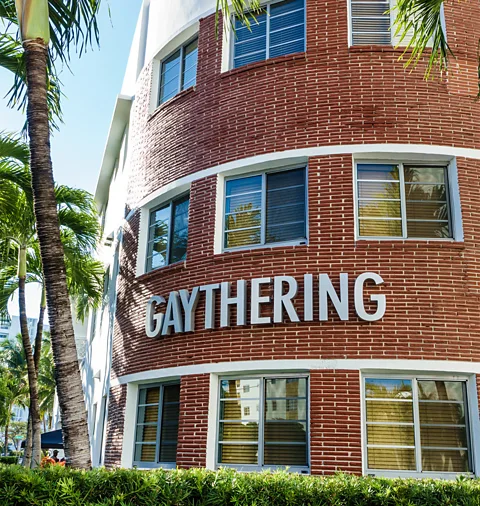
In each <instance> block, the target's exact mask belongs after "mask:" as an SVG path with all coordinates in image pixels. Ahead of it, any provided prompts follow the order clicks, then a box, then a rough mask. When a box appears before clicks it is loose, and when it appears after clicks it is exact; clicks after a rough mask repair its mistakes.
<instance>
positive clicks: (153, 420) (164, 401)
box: [133, 383, 180, 467]
mask: <svg viewBox="0 0 480 506" xmlns="http://www.w3.org/2000/svg"><path fill="white" fill-rule="evenodd" d="M179 414H180V385H179V384H178V383H176V384H165V385H160V386H158V385H157V386H149V387H143V388H141V389H140V390H139V399H138V411H137V424H136V431H135V451H134V457H133V460H134V462H133V463H134V465H137V466H139V467H155V466H158V465H162V466H166V467H175V462H176V460H177V442H178V419H179Z"/></svg>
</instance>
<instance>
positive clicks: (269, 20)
mask: <svg viewBox="0 0 480 506" xmlns="http://www.w3.org/2000/svg"><path fill="white" fill-rule="evenodd" d="M250 21H251V25H250V28H248V27H247V26H245V25H244V24H243V23H242V22H241V21H239V20H238V19H236V20H235V34H234V38H235V39H234V45H233V53H234V54H233V67H234V68H237V67H242V66H243V65H247V64H248V63H253V62H256V61H262V60H266V59H268V58H274V57H275V56H283V55H288V54H292V53H298V52H302V51H305V0H285V1H282V2H271V3H268V4H267V5H266V6H265V7H264V10H263V11H262V12H261V13H259V14H257V15H256V16H255V17H254V18H253V17H252V18H251V19H250Z"/></svg>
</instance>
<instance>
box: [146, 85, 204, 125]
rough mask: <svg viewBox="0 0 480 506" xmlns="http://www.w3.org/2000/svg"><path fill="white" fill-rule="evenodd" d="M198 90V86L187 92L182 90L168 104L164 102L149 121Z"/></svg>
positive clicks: (191, 87) (151, 115)
mask: <svg viewBox="0 0 480 506" xmlns="http://www.w3.org/2000/svg"><path fill="white" fill-rule="evenodd" d="M196 89H197V88H196V86H190V88H187V89H186V90H182V91H181V92H179V93H177V94H176V95H175V96H174V97H172V98H171V99H170V100H167V101H166V102H163V103H162V104H160V105H158V106H157V108H156V109H155V110H154V111H153V112H152V113H151V114H150V116H149V117H148V120H147V121H150V120H151V119H153V118H154V117H155V116H156V115H157V114H158V113H160V112H161V111H163V110H164V109H166V108H168V107H169V106H170V105H172V104H175V103H177V102H178V101H179V100H181V99H182V98H184V97H186V96H187V95H190V93H193V92H194V91H195V90H196Z"/></svg>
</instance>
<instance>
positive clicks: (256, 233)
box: [224, 168, 306, 248]
mask: <svg viewBox="0 0 480 506" xmlns="http://www.w3.org/2000/svg"><path fill="white" fill-rule="evenodd" d="M225 195H226V197H225V231H224V247H225V248H238V247H246V246H255V245H264V244H272V243H288V242H292V241H295V242H298V241H306V204H305V168H301V169H294V170H287V171H285V170H284V171H280V172H272V173H264V174H259V175H255V176H248V177H242V178H238V179H230V180H228V181H227V182H226V188H225Z"/></svg>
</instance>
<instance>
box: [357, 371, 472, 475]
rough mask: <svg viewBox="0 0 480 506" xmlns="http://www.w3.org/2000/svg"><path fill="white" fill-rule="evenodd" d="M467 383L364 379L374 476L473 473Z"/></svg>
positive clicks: (368, 438)
mask: <svg viewBox="0 0 480 506" xmlns="http://www.w3.org/2000/svg"><path fill="white" fill-rule="evenodd" d="M466 406H467V400H466V383H465V382H464V381H444V380H430V379H429V380H422V379H416V378H411V379H385V378H366V379H365V413H366V417H365V418H366V437H367V449H366V451H367V467H368V469H370V470H398V471H412V472H440V473H468V472H471V471H472V464H471V455H470V449H469V437H468V420H467V415H466V413H467V410H466Z"/></svg>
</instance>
